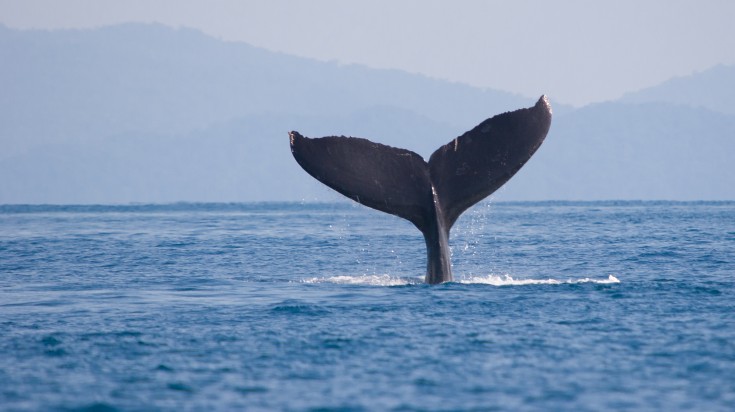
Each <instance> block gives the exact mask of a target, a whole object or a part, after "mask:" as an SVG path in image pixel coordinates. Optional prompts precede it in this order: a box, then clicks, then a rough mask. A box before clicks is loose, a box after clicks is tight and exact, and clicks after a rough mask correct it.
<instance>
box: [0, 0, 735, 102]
mask: <svg viewBox="0 0 735 412" xmlns="http://www.w3.org/2000/svg"><path fill="white" fill-rule="evenodd" d="M130 21H138V22H160V23H164V24H167V25H170V26H175V27H178V26H186V27H193V28H198V29H200V30H202V31H203V32H205V33H207V34H210V35H213V36H215V37H218V38H221V39H225V40H235V41H244V42H247V43H250V44H253V45H256V46H260V47H264V48H267V49H271V50H277V51H282V52H286V53H290V54H295V55H299V56H305V57H312V58H317V59H321V60H336V61H339V62H341V63H360V64H364V65H367V66H370V67H378V68H397V69H402V70H406V71H409V72H416V73H423V74H426V75H429V76H432V77H437V78H442V79H449V80H454V81H459V82H463V83H468V84H472V85H476V86H481V87H491V88H495V89H501V90H507V91H511V92H517V93H521V94H524V95H527V96H529V97H535V96H538V95H540V94H542V93H547V94H549V95H551V96H552V98H553V99H555V100H557V101H560V102H566V103H571V104H574V105H583V104H586V103H589V102H594V101H602V100H608V99H614V98H616V97H619V96H620V95H621V94H623V93H625V92H627V91H634V90H638V89H640V88H644V87H648V86H652V85H655V84H657V83H660V82H662V81H664V80H666V79H668V78H670V77H673V76H681V75H686V74H690V73H693V72H695V71H701V70H704V69H707V68H709V67H711V66H713V65H716V64H718V63H724V64H735V24H733V22H734V21H735V1H732V0H698V1H676V0H648V1H644V0H635V1H628V0H624V1H621V0H616V1H606V2H601V1H599V2H598V1H568V0H555V1H513V2H511V1H502V2H501V1H479V0H459V1H457V0H455V1H449V0H447V1H435V0H369V1H336V0H311V1H295V0H294V1H283V0H267V1H266V0H263V1H235V0H208V1H193V0H124V1H119V0H16V1H12V0H0V23H2V24H5V25H6V26H9V27H13V28H48V29H51V28H77V27H79V28H81V27H99V26H105V25H110V24H115V23H121V22H130Z"/></svg>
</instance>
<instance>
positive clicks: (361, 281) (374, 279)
mask: <svg viewBox="0 0 735 412" xmlns="http://www.w3.org/2000/svg"><path fill="white" fill-rule="evenodd" d="M301 282H302V283H310V284H313V283H333V284H338V285H362V286H407V285H420V284H423V283H424V280H423V277H399V276H391V275H357V276H349V275H339V276H328V277H314V278H308V279H304V280H302V281H301ZM454 282H455V283H461V284H469V285H472V284H482V285H492V286H526V285H565V284H567V285H568V284H577V283H598V284H610V283H620V279H618V278H616V277H615V276H613V275H610V276H608V277H607V278H606V279H593V278H582V279H566V280H558V279H552V278H548V279H515V278H513V277H512V276H511V275H487V276H467V277H461V278H459V279H455V281H454Z"/></svg>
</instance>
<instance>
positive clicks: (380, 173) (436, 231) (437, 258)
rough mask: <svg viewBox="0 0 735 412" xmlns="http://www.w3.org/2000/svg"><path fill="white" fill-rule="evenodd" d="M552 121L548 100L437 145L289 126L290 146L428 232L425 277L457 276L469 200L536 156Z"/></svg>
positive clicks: (325, 174)
mask: <svg viewBox="0 0 735 412" xmlns="http://www.w3.org/2000/svg"><path fill="white" fill-rule="evenodd" d="M550 126H551V105H550V104H549V101H548V99H547V98H546V96H541V98H540V99H539V100H538V102H537V103H536V105H534V106H533V107H530V108H525V109H519V110H516V111H513V112H507V113H503V114H499V115H497V116H494V117H491V118H489V119H487V120H485V121H483V122H482V123H480V124H479V125H477V126H476V127H475V128H473V129H472V130H470V131H468V132H466V133H464V134H463V135H461V136H459V137H457V138H455V139H454V140H452V141H451V142H449V143H447V144H446V145H444V146H442V147H440V148H439V149H437V150H436V151H435V152H434V153H433V154H432V155H431V157H430V159H429V161H428V162H426V161H425V160H424V159H423V158H422V157H421V156H419V155H418V154H416V153H414V152H412V151H410V150H405V149H399V148H395V147H391V146H386V145H382V144H378V143H374V142H371V141H369V140H366V139H361V138H356V137H344V136H340V137H337V136H329V137H322V138H316V139H310V138H307V137H304V136H302V135H301V134H299V133H298V132H295V131H292V132H290V133H289V139H290V142H291V153H292V154H293V156H294V158H295V159H296V161H297V162H298V163H299V165H301V167H302V168H303V169H304V170H305V171H306V172H307V173H309V174H310V175H311V176H313V177H314V178H316V179H317V180H319V181H320V182H322V183H324V184H325V185H327V186H329V187H331V188H332V189H334V190H336V191H337V192H339V193H341V194H343V195H345V196H347V197H349V198H351V199H353V200H355V201H357V202H358V203H361V204H363V205H365V206H368V207H371V208H373V209H377V210H380V211H382V212H386V213H390V214H393V215H396V216H400V217H402V218H404V219H407V220H408V221H410V222H411V223H413V224H414V225H415V226H416V227H417V228H418V229H419V230H420V231H421V232H422V233H423V234H424V238H425V240H426V246H427V257H428V263H427V274H426V282H427V283H431V284H434V283H441V282H447V281H451V280H452V273H451V263H450V261H449V247H448V243H447V239H448V238H449V230H450V229H451V228H452V226H453V225H454V223H455V222H456V221H457V219H458V218H459V216H460V215H461V214H462V213H463V212H464V211H465V210H467V209H468V208H469V207H471V206H472V205H474V204H475V203H477V202H479V201H480V200H482V199H484V198H485V197H487V196H489V195H490V194H491V193H493V192H495V191H496V190H497V189H498V188H500V187H501V186H502V185H503V184H504V183H505V182H507V181H508V179H510V178H511V177H512V176H513V175H514V174H515V173H516V172H517V171H518V170H520V168H521V167H522V166H523V165H524V164H525V163H526V162H527V161H528V159H530V158H531V156H532V155H533V154H534V153H535V152H536V150H537V149H538V148H539V146H540V145H541V143H542V142H543V140H544V138H545V137H546V134H547V133H548V131H549V127H550Z"/></svg>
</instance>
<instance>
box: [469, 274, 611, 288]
mask: <svg viewBox="0 0 735 412" xmlns="http://www.w3.org/2000/svg"><path fill="white" fill-rule="evenodd" d="M457 282H459V283H465V284H484V285H493V286H524V285H568V284H576V283H600V284H607V283H620V279H618V278H616V277H615V276H613V275H610V276H608V277H607V279H592V278H582V279H566V280H558V279H551V278H549V279H514V278H513V277H512V276H510V275H502V276H501V275H487V276H472V277H465V278H462V279H458V280H457Z"/></svg>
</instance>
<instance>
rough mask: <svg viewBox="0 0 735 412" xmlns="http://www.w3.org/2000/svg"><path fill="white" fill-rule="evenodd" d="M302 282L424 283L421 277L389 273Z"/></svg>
mask: <svg viewBox="0 0 735 412" xmlns="http://www.w3.org/2000/svg"><path fill="white" fill-rule="evenodd" d="M303 282H304V283H336V284H340V285H365V286H405V285H416V284H421V283H424V281H423V279H422V278H404V277H397V276H391V275H359V276H347V275H341V276H330V277H322V278H309V279H304V280H303Z"/></svg>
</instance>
